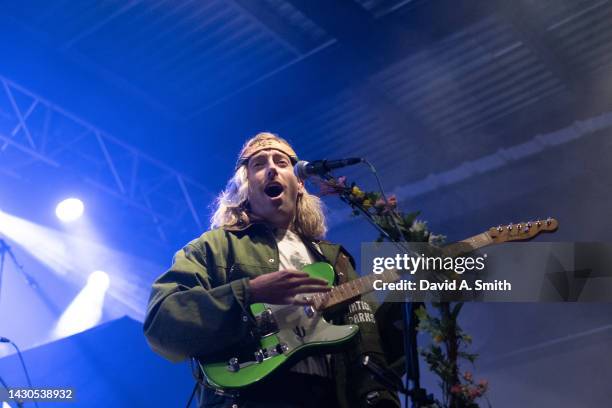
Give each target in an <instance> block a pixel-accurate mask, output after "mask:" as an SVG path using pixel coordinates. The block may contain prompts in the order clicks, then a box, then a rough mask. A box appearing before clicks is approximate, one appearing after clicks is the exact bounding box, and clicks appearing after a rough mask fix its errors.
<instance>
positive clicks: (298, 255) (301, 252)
mask: <svg viewBox="0 0 612 408" xmlns="http://www.w3.org/2000/svg"><path fill="white" fill-rule="evenodd" d="M275 237H276V243H277V245H278V255H279V267H280V269H297V270H298V271H301V270H302V269H303V268H304V266H306V265H309V264H311V263H314V262H317V260H318V259H317V258H316V257H315V256H314V254H312V253H311V251H309V250H308V248H307V247H306V245H305V244H304V242H303V241H302V239H301V238H300V237H299V235H297V234H296V233H294V232H292V231H290V230H283V229H277V230H276V233H275ZM315 246H316V244H315ZM291 371H293V372H297V373H302V374H314V375H320V376H322V377H331V373H330V369H329V355H327V356H312V357H306V358H305V359H302V360H301V361H299V362H297V363H296V364H295V365H294V366H293V367H291Z"/></svg>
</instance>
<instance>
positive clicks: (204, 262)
mask: <svg viewBox="0 0 612 408" xmlns="http://www.w3.org/2000/svg"><path fill="white" fill-rule="evenodd" d="M305 244H306V245H307V246H310V247H311V248H312V246H311V244H312V243H309V242H305ZM318 246H319V248H320V250H321V253H320V254H319V255H320V256H321V260H322V261H326V262H328V263H330V264H331V265H332V266H333V267H334V270H335V271H336V279H337V280H340V281H342V280H346V278H348V280H350V279H354V278H356V277H357V275H356V273H355V270H354V265H353V260H352V258H351V257H350V255H349V254H348V253H347V252H346V251H345V250H344V249H343V248H342V247H340V246H339V245H334V244H331V243H328V242H325V241H321V242H318ZM278 270H279V254H278V247H277V244H276V239H275V237H274V234H273V232H272V230H270V229H269V228H268V227H267V226H266V225H265V224H251V225H249V226H247V227H245V228H243V229H241V230H232V231H230V230H224V229H215V230H211V231H208V232H206V233H204V234H203V235H202V236H200V237H199V238H197V239H195V240H193V241H191V242H190V243H189V244H187V246H185V247H184V248H183V249H181V250H180V251H178V252H177V253H176V255H175V257H174V261H173V264H172V267H171V268H170V269H169V270H168V271H167V272H166V273H164V274H163V275H162V276H160V277H159V278H158V279H157V280H156V281H155V283H154V284H153V290H152V293H151V297H150V300H149V305H148V309H147V316H146V318H145V322H144V331H145V336H146V338H147V341H148V342H149V345H150V346H151V348H152V349H153V350H154V351H156V352H157V353H159V354H161V355H162V356H164V357H165V358H167V359H169V360H171V361H174V362H178V361H182V360H185V359H188V358H190V357H195V358H198V359H200V360H203V361H221V359H224V358H226V357H227V356H228V355H229V354H228V353H231V350H232V349H234V350H237V349H241V348H242V347H246V345H247V344H252V342H253V337H252V335H251V332H252V331H253V329H254V324H255V320H254V318H253V316H252V315H251V313H250V310H249V304H250V299H249V298H250V287H249V279H251V278H254V277H256V276H258V275H261V274H264V273H268V272H274V271H278ZM346 312H347V309H346V308H345V310H343V311H339V312H337V313H335V314H334V316H336V317H333V316H332V318H333V320H334V321H335V322H337V323H343V320H344V319H343V317H344V315H345V313H346ZM359 328H360V330H359V333H358V335H357V336H356V339H355V341H353V342H352V343H351V344H349V345H348V346H347V347H344V350H343V351H342V353H340V354H336V355H334V358H333V360H332V361H333V363H332V367H333V370H334V378H335V379H336V382H337V383H338V398H339V401H341V403H342V405H345V406H348V404H349V403H350V405H351V406H358V405H364V404H362V402H364V403H365V395H366V394H367V393H369V392H371V391H379V392H380V395H381V397H382V396H383V395H384V399H385V400H386V401H387V402H389V399H395V396H394V395H393V396H391V395H387V393H384V392H383V389H384V387H382V386H381V385H380V384H378V383H377V382H375V381H373V379H372V378H371V377H370V375H369V374H368V373H367V372H366V370H365V369H363V368H362V367H361V366H359V361H360V359H361V357H362V356H363V355H364V354H368V355H370V356H371V357H373V358H375V359H376V360H377V361H379V362H380V363H382V364H385V362H384V354H383V351H382V349H381V345H380V344H381V343H380V339H379V335H378V330H377V328H376V325H375V324H373V323H359ZM338 357H339V358H338ZM348 384H350V387H348V386H347V385H348ZM348 390H350V391H348Z"/></svg>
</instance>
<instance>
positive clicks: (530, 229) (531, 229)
mask: <svg viewBox="0 0 612 408" xmlns="http://www.w3.org/2000/svg"><path fill="white" fill-rule="evenodd" d="M557 228H559V221H557V220H556V219H554V218H547V219H545V220H537V221H529V222H519V223H518V224H508V225H500V226H498V227H492V228H490V229H489V236H490V237H491V238H492V239H493V241H494V242H496V243H498V244H501V243H503V242H509V241H526V240H529V239H531V238H534V237H535V236H536V235H538V234H539V233H541V232H554V231H556V230H557Z"/></svg>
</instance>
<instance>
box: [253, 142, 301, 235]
mask: <svg viewBox="0 0 612 408" xmlns="http://www.w3.org/2000/svg"><path fill="white" fill-rule="evenodd" d="M247 178H248V181H249V192H248V199H249V203H250V205H251V211H252V212H253V214H254V215H256V216H258V217H261V218H263V219H264V220H266V221H267V222H269V223H271V224H273V225H274V226H276V227H279V228H288V227H289V225H290V224H291V221H293V217H294V216H295V209H296V203H297V197H298V194H302V193H303V191H304V183H303V182H302V181H301V180H299V179H298V178H297V177H296V176H295V175H294V174H293V166H292V165H291V160H290V159H289V157H288V156H287V155H286V154H284V153H282V152H280V151H278V150H274V149H267V150H262V151H259V152H257V153H256V154H254V155H253V156H252V157H251V158H250V159H249V161H248V163H247Z"/></svg>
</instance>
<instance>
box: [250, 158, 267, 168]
mask: <svg viewBox="0 0 612 408" xmlns="http://www.w3.org/2000/svg"><path fill="white" fill-rule="evenodd" d="M263 164H264V161H263V160H255V161H253V162H252V163H251V167H252V168H253V169H259V168H261V166H263Z"/></svg>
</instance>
